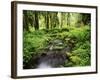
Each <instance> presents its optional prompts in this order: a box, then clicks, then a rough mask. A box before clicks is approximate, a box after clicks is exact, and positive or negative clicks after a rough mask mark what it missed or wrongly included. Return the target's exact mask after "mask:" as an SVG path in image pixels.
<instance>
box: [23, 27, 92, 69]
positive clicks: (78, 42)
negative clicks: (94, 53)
mask: <svg viewBox="0 0 100 80" xmlns="http://www.w3.org/2000/svg"><path fill="white" fill-rule="evenodd" d="M57 39H58V40H61V41H62V42H63V45H61V46H55V48H56V49H62V48H66V46H69V47H71V51H70V52H69V53H68V52H66V53H65V54H66V56H67V57H68V58H69V59H68V60H66V61H65V63H64V64H63V66H65V67H71V66H88V65H90V64H91V63H90V61H91V54H90V52H91V51H90V49H91V47H90V27H89V26H83V27H80V28H75V27H72V28H62V29H49V30H48V29H41V30H36V31H31V32H28V31H24V33H23V43H24V45H23V47H24V48H23V51H24V54H23V55H24V56H23V59H24V63H28V61H29V60H30V59H31V58H32V56H39V55H40V54H41V52H42V51H43V50H45V49H47V48H48V46H49V44H50V42H52V41H53V40H57Z"/></svg>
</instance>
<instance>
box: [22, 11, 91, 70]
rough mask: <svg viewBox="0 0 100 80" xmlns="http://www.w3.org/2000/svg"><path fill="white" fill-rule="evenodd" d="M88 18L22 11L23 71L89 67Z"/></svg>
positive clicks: (89, 24)
mask: <svg viewBox="0 0 100 80" xmlns="http://www.w3.org/2000/svg"><path fill="white" fill-rule="evenodd" d="M90 48H91V15H90V14H88V13H75V12H54V11H51V12H50V11H31V10H23V68H24V69H34V68H44V67H52V68H56V67H77V66H89V65H91V54H90V53H91V51H90V50H91V49H90Z"/></svg>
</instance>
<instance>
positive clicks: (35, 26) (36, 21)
mask: <svg viewBox="0 0 100 80" xmlns="http://www.w3.org/2000/svg"><path fill="white" fill-rule="evenodd" d="M38 14H39V13H38V12H37V11H34V28H35V30H39V18H38Z"/></svg>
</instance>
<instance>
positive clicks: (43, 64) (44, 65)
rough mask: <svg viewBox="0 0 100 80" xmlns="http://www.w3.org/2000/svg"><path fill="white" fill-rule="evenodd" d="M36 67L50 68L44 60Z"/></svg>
mask: <svg viewBox="0 0 100 80" xmlns="http://www.w3.org/2000/svg"><path fill="white" fill-rule="evenodd" d="M37 68H52V67H51V66H50V65H48V64H47V63H45V62H42V63H40V64H39V65H38V67H37Z"/></svg>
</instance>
